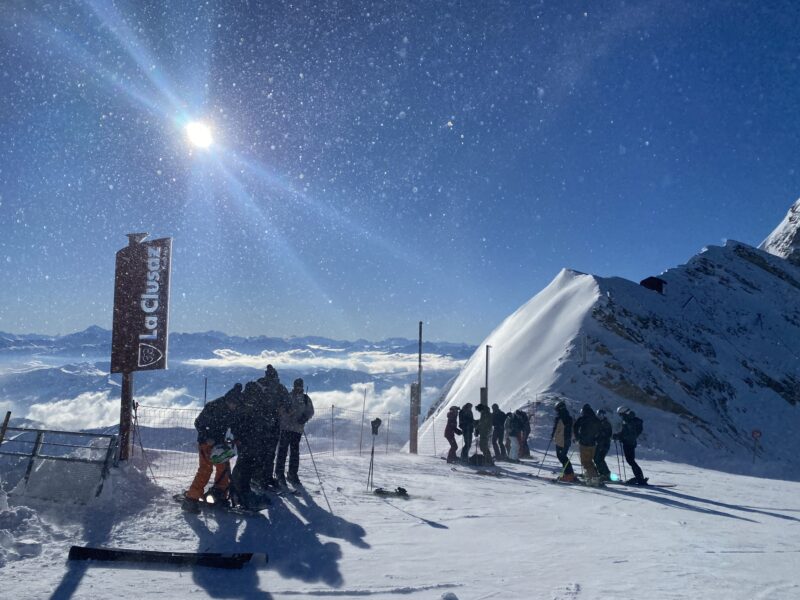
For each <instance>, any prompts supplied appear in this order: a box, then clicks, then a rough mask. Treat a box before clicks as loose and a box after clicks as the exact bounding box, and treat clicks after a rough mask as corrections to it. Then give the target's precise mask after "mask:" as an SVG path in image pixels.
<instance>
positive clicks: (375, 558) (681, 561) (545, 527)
mask: <svg viewBox="0 0 800 600" xmlns="http://www.w3.org/2000/svg"><path fill="white" fill-rule="evenodd" d="M551 460H552V462H551ZM368 461H369V459H368V458H364V457H359V456H355V455H342V456H336V457H335V458H334V457H330V456H323V457H320V458H319V460H318V466H319V469H320V474H321V476H322V478H323V486H324V489H325V491H326V493H327V496H328V498H329V500H330V502H331V507H332V509H333V515H331V514H330V513H329V512H328V510H327V505H326V504H325V502H324V500H323V497H322V495H321V490H320V489H319V484H318V483H317V482H316V477H315V475H314V473H313V471H309V470H308V468H309V467H308V465H303V468H304V469H306V470H305V472H301V477H303V479H304V481H306V482H308V485H307V487H308V489H307V492H308V493H301V494H300V495H299V496H297V497H295V496H287V497H275V498H273V505H272V506H270V507H269V508H268V509H267V510H265V511H263V512H262V515H263V516H260V517H258V518H252V517H241V516H236V515H231V514H214V513H211V512H208V511H207V512H204V513H201V515H199V516H196V517H195V516H191V515H186V514H184V513H182V512H181V511H180V507H179V505H178V504H177V503H175V502H174V501H173V500H172V497H171V496H172V494H174V493H176V492H178V491H180V490H181V489H182V488H183V487H185V486H186V485H187V484H188V483H189V480H190V479H191V475H187V476H186V477H185V478H184V479H181V480H169V479H163V480H160V486H155V485H153V484H151V483H149V482H147V481H146V479H145V477H144V476H143V475H142V474H141V473H139V472H137V471H136V470H135V469H133V468H132V467H131V466H127V467H124V468H123V469H117V470H115V472H114V474H113V484H114V485H113V486H112V487H113V488H114V490H113V491H114V493H113V498H108V497H106V498H104V499H102V500H100V501H98V502H95V503H93V504H92V505H91V506H90V507H88V508H81V507H76V506H62V505H51V504H48V503H42V502H32V501H27V504H26V505H24V506H23V505H21V504H20V502H22V501H24V499H17V500H14V499H12V502H11V504H12V506H11V507H10V508H9V509H8V510H5V511H4V510H0V552H2V554H0V557H1V558H2V559H3V561H5V564H4V565H2V566H0V573H1V575H0V576H2V578H3V582H4V585H7V586H8V588H7V591H8V594H9V595H8V597H13V598H14V600H33V599H37V600H38V599H41V598H53V599H56V598H59V599H60V598H63V599H67V598H69V599H70V600H83V599H90V598H91V599H95V598H105V597H111V596H116V595H117V594H123V595H134V596H135V597H136V598H137V600H154V599H156V598H159V599H160V598H171V599H178V600H182V599H184V598H186V599H189V598H191V600H200V599H202V598H221V597H225V598H247V599H250V598H254V599H259V600H273V599H275V600H279V599H280V598H298V597H308V598H315V597H328V596H330V597H340V598H347V597H353V598H356V597H369V598H371V599H387V600H388V599H390V598H391V599H396V598H398V597H403V598H411V599H418V600H423V599H425V600H428V599H431V598H440V597H441V598H445V597H446V598H451V599H452V598H457V599H459V600H476V599H479V598H480V599H486V600H489V599H491V598H504V599H505V598H507V599H516V598H519V599H521V600H527V599H529V598H530V599H535V598H552V599H553V600H571V599H578V598H580V600H585V599H589V600H594V599H597V600H601V599H602V600H606V599H608V598H614V599H615V600H634V599H638V598H648V599H653V600H661V599H673V598H674V599H678V598H706V597H710V596H709V590H713V591H714V593H713V597H719V598H725V599H726V600H728V599H732V600H752V599H753V598H764V599H766V598H769V599H770V600H790V599H792V600H794V599H795V598H796V597H798V592H800V589H798V584H797V583H796V578H795V573H796V566H795V565H796V564H797V554H798V552H800V550H799V549H798V548H797V544H796V531H797V527H798V525H800V516H798V511H800V504H796V503H797V502H798V501H797V500H796V498H798V497H800V483H796V482H789V481H778V480H759V479H754V478H752V477H746V476H737V475H731V474H727V473H721V472H716V471H711V470H703V469H698V468H696V467H689V466H685V465H680V464H677V463H664V462H650V461H642V466H643V468H644V470H645V474H646V475H648V476H650V477H651V480H652V481H656V482H658V481H664V482H666V481H669V482H672V483H676V484H678V487H676V488H673V489H669V490H664V489H657V488H629V487H624V486H608V487H607V488H600V489H595V488H588V487H583V486H579V485H558V484H553V483H551V482H549V481H546V480H542V479H535V478H532V477H529V476H527V474H529V473H530V472H531V465H530V464H529V465H524V464H523V465H512V464H509V463H501V464H500V465H498V467H496V469H495V470H496V471H497V472H498V473H499V474H500V475H502V476H500V477H487V476H482V475H477V474H476V473H475V472H474V471H472V470H471V469H469V468H468V467H462V466H460V465H459V466H458V467H457V469H458V470H456V471H453V470H451V469H450V465H448V464H447V463H445V462H444V461H441V460H439V459H436V458H432V457H424V456H419V457H415V456H409V455H401V454H390V455H381V456H379V457H378V456H376V459H375V484H376V486H382V487H386V488H389V489H392V488H394V487H396V486H402V487H404V488H406V489H408V491H409V494H410V495H411V496H410V497H409V498H408V499H397V498H391V499H386V498H379V497H374V496H372V495H369V494H366V493H365V487H366V485H365V484H366V475H367V470H368ZM556 467H557V465H556V463H555V460H554V459H551V458H548V462H547V464H545V465H544V468H543V469H542V473H545V472H550V471H552V470H555V469H556ZM534 468H536V469H538V465H536V466H535V467H534ZM667 473H669V475H667ZM71 544H86V545H95V546H108V547H120V548H142V549H153V550H176V551H212V552H233V551H238V552H261V553H263V552H267V553H268V554H269V561H268V562H267V563H266V564H265V562H264V560H263V558H260V559H254V560H253V561H251V564H249V565H247V566H246V567H245V568H244V569H242V570H241V571H235V572H228V571H225V572H221V571H218V570H214V569H209V568H200V567H198V568H194V569H191V568H175V567H169V568H167V567H153V566H148V567H146V568H142V567H141V566H134V565H121V564H117V565H112V564H108V563H84V564H76V563H69V562H68V561H66V554H67V551H68V549H69V546H70V545H71ZM510 557H513V559H512V560H510V559H509V558H510ZM0 564H1V563H0ZM54 590H57V592H56V593H55V594H54Z"/></svg>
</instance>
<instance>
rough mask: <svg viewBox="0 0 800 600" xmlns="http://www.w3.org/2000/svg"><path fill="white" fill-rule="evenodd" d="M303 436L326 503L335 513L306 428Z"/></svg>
mask: <svg viewBox="0 0 800 600" xmlns="http://www.w3.org/2000/svg"><path fill="white" fill-rule="evenodd" d="M303 437H304V438H305V440H306V446H308V455H309V456H310V457H311V463H312V464H313V465H314V472H315V473H316V474H317V481H319V489H321V490H322V495H323V496H324V497H325V504H327V505H328V512H330V513H331V514H333V509H332V508H331V503H330V502H328V494H326V493H325V486H324V485H322V478H321V477H320V476H319V470H318V469H317V461H315V460H314V453H313V452H312V451H311V444H309V443H308V436H307V435H306V432H305V430H303Z"/></svg>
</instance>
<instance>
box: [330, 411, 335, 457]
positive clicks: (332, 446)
mask: <svg viewBox="0 0 800 600" xmlns="http://www.w3.org/2000/svg"><path fill="white" fill-rule="evenodd" d="M334 408H335V407H334V405H333V404H331V456H333V450H334V442H333V409H334Z"/></svg>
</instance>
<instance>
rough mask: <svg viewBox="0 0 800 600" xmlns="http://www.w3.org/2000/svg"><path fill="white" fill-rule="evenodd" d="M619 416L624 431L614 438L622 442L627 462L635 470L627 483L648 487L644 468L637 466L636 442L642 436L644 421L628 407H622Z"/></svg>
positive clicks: (618, 411) (616, 434)
mask: <svg viewBox="0 0 800 600" xmlns="http://www.w3.org/2000/svg"><path fill="white" fill-rule="evenodd" d="M617 414H618V415H619V416H620V417H622V429H621V430H620V431H619V433H615V434H614V435H613V438H614V439H615V440H619V441H620V442H622V452H623V453H624V454H625V460H626V461H627V463H628V464H629V465H630V466H631V469H632V470H633V477H632V478H631V479H629V480H628V481H626V482H625V483H634V484H636V485H647V478H646V477H645V476H644V473H642V468H641V467H640V466H639V465H638V464H636V440H637V438H638V437H639V436H640V435H641V434H642V430H643V428H644V427H643V423H642V420H641V419H640V418H639V417H637V416H636V413H635V412H633V411H632V410H631V409H630V408H628V407H627V406H620V407H619V408H618V409H617Z"/></svg>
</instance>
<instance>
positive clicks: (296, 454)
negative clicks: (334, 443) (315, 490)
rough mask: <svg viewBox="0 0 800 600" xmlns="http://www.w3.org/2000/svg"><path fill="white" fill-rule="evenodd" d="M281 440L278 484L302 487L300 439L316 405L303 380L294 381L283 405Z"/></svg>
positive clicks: (276, 470)
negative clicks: (299, 475) (285, 472)
mask: <svg viewBox="0 0 800 600" xmlns="http://www.w3.org/2000/svg"><path fill="white" fill-rule="evenodd" d="M280 415H281V439H280V445H279V446H278V460H277V462H276V463H275V478H276V480H277V481H278V484H279V485H281V486H285V485H286V482H287V481H288V482H289V483H291V484H292V485H300V478H299V477H298V476H297V470H298V468H299V467H300V439H301V438H302V437H303V428H304V426H305V424H306V423H307V422H308V421H310V420H311V417H313V416H314V404H313V403H312V402H311V398H309V397H308V394H306V392H305V388H304V383H303V380H302V379H300V378H299V377H298V378H297V379H295V380H294V385H293V387H292V392H291V394H289V399H288V401H287V402H284V403H283V404H281V408H280ZM287 451H288V453H289V473H288V474H287V475H284V471H283V470H284V467H285V466H286V454H287Z"/></svg>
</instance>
